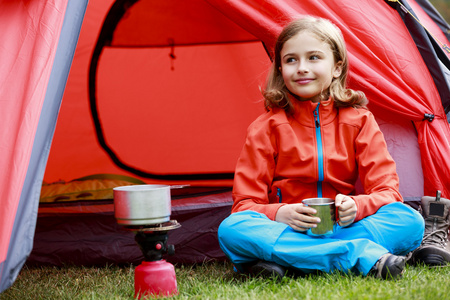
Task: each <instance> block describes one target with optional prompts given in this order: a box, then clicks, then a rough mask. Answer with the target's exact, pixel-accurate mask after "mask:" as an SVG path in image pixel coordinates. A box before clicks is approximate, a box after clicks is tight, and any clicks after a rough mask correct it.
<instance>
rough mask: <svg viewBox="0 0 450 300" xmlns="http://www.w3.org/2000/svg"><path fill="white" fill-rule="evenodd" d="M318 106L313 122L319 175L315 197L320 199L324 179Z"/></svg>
mask: <svg viewBox="0 0 450 300" xmlns="http://www.w3.org/2000/svg"><path fill="white" fill-rule="evenodd" d="M319 106H320V103H319V104H317V107H316V109H315V110H314V112H313V114H314V122H315V125H316V141H317V170H318V173H319V179H318V181H317V197H319V198H322V181H323V179H324V175H323V144H322V133H321V130H320V117H319Z"/></svg>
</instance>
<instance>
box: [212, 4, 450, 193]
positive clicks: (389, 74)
mask: <svg viewBox="0 0 450 300" xmlns="http://www.w3.org/2000/svg"><path fill="white" fill-rule="evenodd" d="M208 2H209V3H211V4H212V5H214V6H215V7H216V8H218V9H219V10H221V11H222V12H224V13H226V14H227V15H228V16H229V17H230V18H231V19H232V20H234V21H235V22H236V23H237V24H239V25H241V27H243V28H244V29H246V30H247V31H249V32H250V33H252V34H253V35H255V36H256V37H258V38H260V39H261V40H262V41H263V42H264V43H265V44H266V46H267V47H268V48H269V49H272V48H273V44H274V39H275V36H276V35H277V33H278V32H279V31H280V30H281V28H282V27H283V25H284V24H285V23H286V21H287V20H290V19H293V18H297V17H300V16H302V15H316V16H319V17H324V18H327V19H330V20H331V21H332V22H334V23H335V24H336V25H337V26H339V27H340V29H341V30H342V32H343V35H344V38H345V40H346V43H347V49H348V51H349V61H350V68H351V70H350V76H349V77H350V79H349V82H350V84H349V85H350V87H352V88H354V89H358V90H363V91H364V92H365V93H366V95H367V97H368V99H369V101H370V103H371V104H370V108H371V109H372V110H374V111H379V110H380V109H381V110H387V111H389V112H392V113H394V114H396V115H397V116H398V117H403V118H408V119H410V120H412V121H414V123H415V125H416V128H417V131H418V135H419V138H418V140H419V145H420V149H421V157H422V166H423V171H424V178H425V182H424V192H425V194H426V195H431V196H432V195H435V194H436V190H440V191H442V194H443V195H447V196H446V197H448V196H450V184H449V178H450V160H448V157H450V140H449V139H450V128H449V125H448V122H447V118H446V114H445V112H444V108H443V107H442V105H441V99H440V97H439V93H438V91H437V89H436V86H435V84H434V82H433V78H432V77H431V75H430V72H429V70H428V69H427V66H426V64H425V63H424V61H423V60H422V57H421V55H420V53H419V50H418V49H417V47H416V45H415V43H414V40H413V39H411V38H410V34H409V32H408V30H407V28H406V27H405V26H404V25H403V21H402V20H401V18H400V16H399V15H398V13H397V12H396V11H395V10H393V9H391V8H390V7H389V5H388V4H387V3H385V2H384V1H359V2H358V5H355V3H354V1H327V2H326V3H322V2H319V1H302V2H297V1H284V2H283V3H282V4H278V2H277V1H266V2H265V4H263V5H261V3H260V2H259V1H246V3H245V5H244V4H243V3H242V1H238V0H230V1H226V2H223V1H219V0H208ZM369 8H370V9H369ZM248 16H251V19H252V21H251V22H247V21H246V20H247V19H246V17H248ZM273 16H277V18H276V19H275V18H274V17H273ZM274 20H276V21H274ZM350 20H351V21H350ZM431 55H432V54H431ZM412 62H414V63H412ZM374 79H376V80H374ZM425 114H432V115H434V120H433V121H428V120H427V119H425V117H424V115H425Z"/></svg>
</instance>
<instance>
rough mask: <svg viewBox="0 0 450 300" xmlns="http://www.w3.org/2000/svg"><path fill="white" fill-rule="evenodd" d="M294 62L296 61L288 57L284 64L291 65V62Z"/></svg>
mask: <svg viewBox="0 0 450 300" xmlns="http://www.w3.org/2000/svg"><path fill="white" fill-rule="evenodd" d="M295 61H296V60H295V58H293V57H289V58H287V59H286V63H291V62H295Z"/></svg>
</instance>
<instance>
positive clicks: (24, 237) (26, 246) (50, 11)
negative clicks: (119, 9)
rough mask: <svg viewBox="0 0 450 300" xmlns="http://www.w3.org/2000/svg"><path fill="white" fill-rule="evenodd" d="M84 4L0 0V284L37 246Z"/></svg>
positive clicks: (9, 278)
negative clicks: (42, 198)
mask: <svg viewBox="0 0 450 300" xmlns="http://www.w3.org/2000/svg"><path fill="white" fill-rule="evenodd" d="M83 5H84V6H83ZM85 9H86V2H82V1H80V2H79V3H77V4H75V3H74V2H73V1H72V2H71V4H68V2H67V1H37V0H35V1H1V2H0V20H1V22H2V26H0V36H1V37H2V44H3V45H8V47H1V48H0V60H1V62H0V64H1V65H2V68H1V71H0V99H1V102H2V110H1V111H2V117H1V118H0V127H1V128H3V130H1V131H0V140H1V141H2V147H1V149H2V150H1V151H2V155H1V156H0V168H1V169H2V170H3V171H2V173H1V175H0V176H1V180H0V181H1V183H0V191H1V195H2V200H3V199H6V201H5V200H3V201H2V205H1V206H0V220H1V225H0V241H1V243H0V292H1V291H3V290H5V289H6V288H8V287H9V286H10V285H11V284H12V283H13V282H14V280H15V278H16V277H17V274H18V273H19V271H20V269H21V268H22V266H23V264H24V263H25V260H26V258H27V257H28V255H29V253H30V252H31V249H32V245H33V235H34V230H35V225H36V218H37V207H38V201H36V199H37V198H36V197H38V196H39V192H40V188H41V182H42V178H43V175H44V170H45V164H46V160H47V156H48V152H49V148H50V143H51V138H52V133H53V130H54V127H55V123H56V116H57V113H58V108H59V104H60V102H61V99H62V94H63V91H64V85H65V81H66V78H67V75H68V72H69V69H70V64H71V57H73V52H74V49H75V46H76V40H77V37H78V33H79V26H80V24H81V22H82V15H83V10H85ZM66 11H67V12H68V13H66ZM77 27H78V28H77ZM41 111H42V113H40V112H41ZM6 129H7V130H6Z"/></svg>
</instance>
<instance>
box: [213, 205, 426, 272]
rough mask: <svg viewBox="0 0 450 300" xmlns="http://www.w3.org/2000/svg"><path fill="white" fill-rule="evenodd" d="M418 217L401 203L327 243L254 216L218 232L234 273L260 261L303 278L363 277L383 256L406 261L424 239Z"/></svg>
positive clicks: (229, 222) (247, 214) (340, 230)
mask: <svg viewBox="0 0 450 300" xmlns="http://www.w3.org/2000/svg"><path fill="white" fill-rule="evenodd" d="M424 228H425V224H424V220H423V218H422V216H421V215H420V214H419V213H418V212H417V211H415V210H414V209H412V208H411V207H409V206H407V205H404V204H403V203H400V202H396V203H391V204H388V205H385V206H383V207H381V208H380V209H379V210H378V211H377V213H375V214H374V215H371V216H369V217H366V218H364V219H362V220H360V221H358V222H355V223H353V224H352V225H350V226H348V227H340V226H337V230H336V232H335V233H334V234H333V235H331V236H328V237H312V236H309V235H306V234H305V233H301V232H298V231H295V230H293V229H292V228H291V227H290V226H288V225H286V224H284V223H280V222H275V221H272V220H270V219H269V218H267V217H266V216H265V215H264V214H261V213H257V212H254V211H242V212H238V213H234V214H232V215H230V216H229V217H228V218H226V219H225V220H224V221H223V222H222V223H221V224H220V226H219V230H218V236H219V243H220V247H221V248H222V250H223V252H224V253H225V254H226V255H227V257H228V258H229V259H230V260H231V262H232V263H233V264H234V265H235V267H236V268H237V269H238V270H239V271H241V272H244V271H245V270H244V269H243V264H245V263H251V262H255V261H257V260H265V261H270V262H275V263H277V264H279V265H282V266H285V267H292V268H295V269H298V270H300V271H302V272H304V273H310V272H313V271H317V270H318V271H323V272H332V271H334V270H341V271H343V272H345V273H347V272H348V271H352V272H355V273H359V274H363V275H367V273H368V272H369V271H370V270H371V268H372V267H373V266H374V265H375V263H376V262H377V260H378V259H379V258H380V257H381V256H383V255H384V254H386V253H392V254H395V255H406V254H408V253H409V252H411V251H412V250H414V249H415V248H417V247H418V246H419V245H420V243H421V241H422V238H423V234H424Z"/></svg>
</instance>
